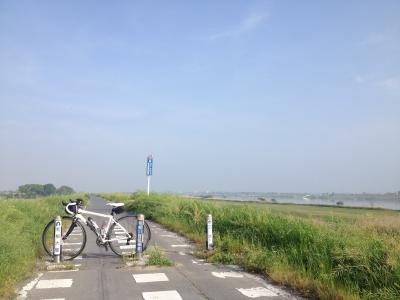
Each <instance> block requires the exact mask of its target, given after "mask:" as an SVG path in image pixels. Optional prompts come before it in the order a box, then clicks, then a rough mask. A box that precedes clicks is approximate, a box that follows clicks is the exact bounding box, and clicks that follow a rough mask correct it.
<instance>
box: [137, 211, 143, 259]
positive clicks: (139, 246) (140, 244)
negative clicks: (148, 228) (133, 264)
mask: <svg viewBox="0 0 400 300" xmlns="http://www.w3.org/2000/svg"><path fill="white" fill-rule="evenodd" d="M143 232H144V215H142V214H139V215H138V216H137V224H136V258H137V259H141V258H142V252H143Z"/></svg>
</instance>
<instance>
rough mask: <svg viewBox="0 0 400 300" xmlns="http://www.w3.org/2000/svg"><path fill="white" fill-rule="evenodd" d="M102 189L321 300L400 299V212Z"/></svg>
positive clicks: (225, 256)
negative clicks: (209, 227)
mask: <svg viewBox="0 0 400 300" xmlns="http://www.w3.org/2000/svg"><path fill="white" fill-rule="evenodd" d="M110 195H113V194H100V196H103V197H105V198H108V199H113V200H114V201H123V202H126V203H127V207H128V208H130V209H132V210H134V211H135V212H143V213H144V214H145V215H146V217H147V218H150V219H154V220H156V221H157V222H160V223H162V224H165V225H166V226H168V227H169V228H171V229H173V230H175V231H178V232H180V233H182V234H184V235H186V236H187V237H189V238H190V239H192V240H194V241H196V242H198V243H199V244H200V245H204V244H205V226H206V222H205V221H206V215H207V214H208V213H211V214H212V215H213V220H214V224H213V226H214V239H215V251H214V252H213V253H212V254H211V255H209V257H208V259H209V260H210V261H214V262H222V263H234V264H238V265H241V266H243V267H244V268H245V269H247V270H249V271H254V272H257V273H261V274H265V275H267V276H269V277H270V278H272V279H273V280H274V281H275V282H277V283H280V284H283V285H287V286H290V287H292V288H294V289H296V290H297V291H300V292H301V293H303V294H304V295H306V296H309V297H312V298H320V299H400V257H399V253H400V213H399V212H396V211H389V210H372V209H357V208H339V207H338V208H335V207H322V206H299V205H279V204H256V203H250V204H243V203H229V202H223V201H211V200H195V199H189V198H185V197H180V196H174V195H168V194H151V195H150V197H147V196H146V195H145V194H142V193H137V194H132V195H124V194H118V196H115V195H114V196H110Z"/></svg>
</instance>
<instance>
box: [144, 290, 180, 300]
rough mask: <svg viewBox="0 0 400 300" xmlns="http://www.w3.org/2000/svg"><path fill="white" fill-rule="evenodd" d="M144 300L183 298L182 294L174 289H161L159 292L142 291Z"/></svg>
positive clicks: (177, 299)
mask: <svg viewBox="0 0 400 300" xmlns="http://www.w3.org/2000/svg"><path fill="white" fill-rule="evenodd" d="M142 295H143V299H144V300H182V297H181V295H179V293H178V292H177V291H175V290H173V291H159V292H145V293H142Z"/></svg>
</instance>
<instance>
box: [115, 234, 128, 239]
mask: <svg viewBox="0 0 400 300" xmlns="http://www.w3.org/2000/svg"><path fill="white" fill-rule="evenodd" d="M115 238H116V239H125V240H126V239H127V236H126V235H116V236H115Z"/></svg>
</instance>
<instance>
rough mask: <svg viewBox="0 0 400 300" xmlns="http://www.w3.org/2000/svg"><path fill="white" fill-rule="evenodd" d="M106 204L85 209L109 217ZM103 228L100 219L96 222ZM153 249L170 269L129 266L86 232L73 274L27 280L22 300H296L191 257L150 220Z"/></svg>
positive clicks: (96, 201) (182, 242) (95, 202)
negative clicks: (163, 256)
mask: <svg viewBox="0 0 400 300" xmlns="http://www.w3.org/2000/svg"><path fill="white" fill-rule="evenodd" d="M105 204H106V202H105V201H104V200H102V199H100V198H98V197H95V196H92V197H91V202H90V205H89V207H88V208H87V209H88V210H92V211H96V212H100V213H108V212H110V208H109V207H107V206H106V205H105ZM97 223H98V224H99V223H100V224H101V221H98V222H97ZM149 224H150V227H151V230H152V240H151V244H152V245H157V246H158V247H160V248H162V249H163V250H164V251H165V254H166V256H168V257H169V258H170V259H172V260H173V261H174V263H175V265H174V266H173V267H161V268H159V267H145V268H142V267H128V266H126V264H125V263H124V262H123V261H122V259H121V258H119V257H117V256H116V255H115V254H114V253H113V252H111V250H109V251H108V252H106V251H105V249H104V248H103V247H102V248H99V247H97V245H96V243H95V235H94V234H93V233H92V232H91V231H90V230H89V229H88V228H87V227H86V229H87V237H88V240H87V244H86V248H85V250H84V251H83V254H82V256H81V257H78V259H75V260H74V261H73V263H74V264H76V265H77V268H76V270H73V271H46V272H43V273H41V274H39V276H37V277H36V278H35V279H34V280H32V281H30V282H28V283H27V284H26V285H25V287H24V289H23V290H22V291H21V292H20V297H19V298H20V299H35V300H36V299H54V300H55V299H57V300H61V299H88V300H89V299H93V300H94V299H96V300H97V299H121V300H122V299H144V300H150V299H151V300H179V299H194V300H196V299H230V300H235V299H252V298H258V299H273V300H283V299H299V298H298V297H296V296H294V295H293V294H290V293H289V292H288V291H285V290H282V289H281V288H279V287H276V286H273V285H272V284H271V283H269V282H267V281H266V280H264V279H262V278H260V277H258V276H254V275H252V274H249V273H246V272H243V271H241V270H240V269H239V268H237V267H234V266H217V265H213V264H209V263H206V262H205V261H203V260H201V259H197V258H195V257H194V256H193V255H192V254H191V253H192V251H193V249H194V247H193V245H191V244H190V243H189V242H188V241H187V240H186V239H184V238H183V237H181V236H179V235H177V234H175V233H173V232H170V231H168V230H166V229H165V228H163V227H162V226H161V225H159V224H156V223H152V222H150V223H149Z"/></svg>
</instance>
